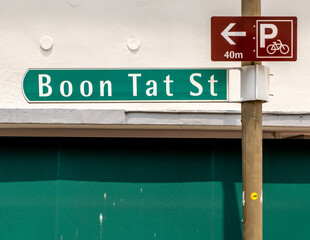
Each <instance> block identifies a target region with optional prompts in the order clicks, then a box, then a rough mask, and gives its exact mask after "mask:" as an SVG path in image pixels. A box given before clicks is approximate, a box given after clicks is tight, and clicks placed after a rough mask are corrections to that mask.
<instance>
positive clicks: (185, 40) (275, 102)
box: [0, 0, 310, 112]
mask: <svg viewBox="0 0 310 240" xmlns="http://www.w3.org/2000/svg"><path fill="white" fill-rule="evenodd" d="M240 2H241V1H239V0H217V1H214V0H212V1H211V0H113V1H112V0H57V1H52V0H28V1H23V0H10V1H1V7H0V52H1V54H0V86H1V87H0V108H41V109H42V108H69V109H124V110H129V111H130V110H142V111H144V110H145V111H152V110H154V111H209V110H240V104H233V103H225V104H219V103H208V104H206V103H194V104H190V103H186V104H184V103H181V104H178V103H148V104H145V103H144V104H143V103H127V104H125V103H91V104H86V103H85V104H29V103H27V101H26V100H25V99H24V97H23V95H22V91H21V81H22V79H23V75H24V73H25V71H26V70H27V69H28V68H150V67H151V68H174V67H187V68H188V67H195V68H197V67H236V66H240V63H238V62H236V63H229V62H212V61H211V56H210V48H211V46H210V18H211V17H212V16H239V15H240V12H241V10H240V8H241V3H240ZM309 7H310V2H309V1H307V0H300V1H296V2H294V3H293V4H292V1H289V0H281V1H280V0H274V1H268V0H262V15H265V16H271V15H275V16H285V15H287V16H297V18H298V61H297V62H286V63H283V62H282V63H280V62H274V63H267V62H265V63H264V64H266V65H268V66H270V68H271V73H273V74H274V76H273V77H272V78H271V82H270V90H271V93H272V94H273V96H272V97H271V98H270V102H269V103H266V104H264V110H265V111H290V112H291V111H309V112H310V97H309V92H310V81H309V66H310V57H309V54H310V47H309V45H310V44H309V43H310V27H309V26H310V16H309V14H308V9H309ZM44 35H47V36H50V37H52V38H53V40H54V46H53V48H52V49H51V50H50V51H44V50H42V49H41V48H40V45H39V41H40V38H41V37H42V36H44ZM130 37H134V38H138V39H139V40H140V41H141V46H140V48H139V50H138V51H136V52H132V51H130V50H129V49H128V48H127V43H126V42H127V39H128V38H130ZM237 92H238V91H237ZM237 92H234V94H235V95H236V94H237Z"/></svg>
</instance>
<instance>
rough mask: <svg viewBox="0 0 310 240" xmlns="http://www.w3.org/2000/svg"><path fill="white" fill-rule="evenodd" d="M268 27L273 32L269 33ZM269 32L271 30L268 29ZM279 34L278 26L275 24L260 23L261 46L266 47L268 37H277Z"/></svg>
mask: <svg viewBox="0 0 310 240" xmlns="http://www.w3.org/2000/svg"><path fill="white" fill-rule="evenodd" d="M267 29H270V30H271V32H270V33H267ZM268 32H269V31H268ZM277 35H278V28H277V26H276V25H274V24H269V23H268V24H267V23H262V24H260V39H259V46H260V47H261V48H265V46H266V39H272V38H275V37H276V36H277Z"/></svg>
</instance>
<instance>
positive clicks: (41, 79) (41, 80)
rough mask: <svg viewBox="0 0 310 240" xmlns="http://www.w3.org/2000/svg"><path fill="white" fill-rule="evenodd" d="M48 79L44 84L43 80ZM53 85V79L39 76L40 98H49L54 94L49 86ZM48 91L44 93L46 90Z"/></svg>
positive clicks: (42, 75)
mask: <svg viewBox="0 0 310 240" xmlns="http://www.w3.org/2000/svg"><path fill="white" fill-rule="evenodd" d="M44 78H45V79H46V82H43V79H44ZM50 83H51V77H50V76H49V75H47V74H39V96H40V97H48V96H50V95H51V94H52V91H53V90H52V87H51V86H50V85H49V84H50ZM45 88H46V89H47V91H46V92H44V89H45Z"/></svg>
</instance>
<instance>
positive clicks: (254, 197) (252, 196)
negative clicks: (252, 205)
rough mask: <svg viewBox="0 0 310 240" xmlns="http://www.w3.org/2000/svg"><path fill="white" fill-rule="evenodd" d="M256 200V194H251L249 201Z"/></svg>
mask: <svg viewBox="0 0 310 240" xmlns="http://www.w3.org/2000/svg"><path fill="white" fill-rule="evenodd" d="M257 198H258V194H257V193H256V192H253V193H252V194H251V199H252V200H256V199H257Z"/></svg>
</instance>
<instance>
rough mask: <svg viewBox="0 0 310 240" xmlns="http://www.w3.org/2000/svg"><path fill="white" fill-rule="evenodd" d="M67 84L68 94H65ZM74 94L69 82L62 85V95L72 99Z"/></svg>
mask: <svg viewBox="0 0 310 240" xmlns="http://www.w3.org/2000/svg"><path fill="white" fill-rule="evenodd" d="M65 84H66V85H67V86H68V92H67V93H65ZM72 92H73V87H72V83H71V82H69V81H63V82H61V84H60V93H61V95H62V96H64V97H70V96H71V94H72Z"/></svg>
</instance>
